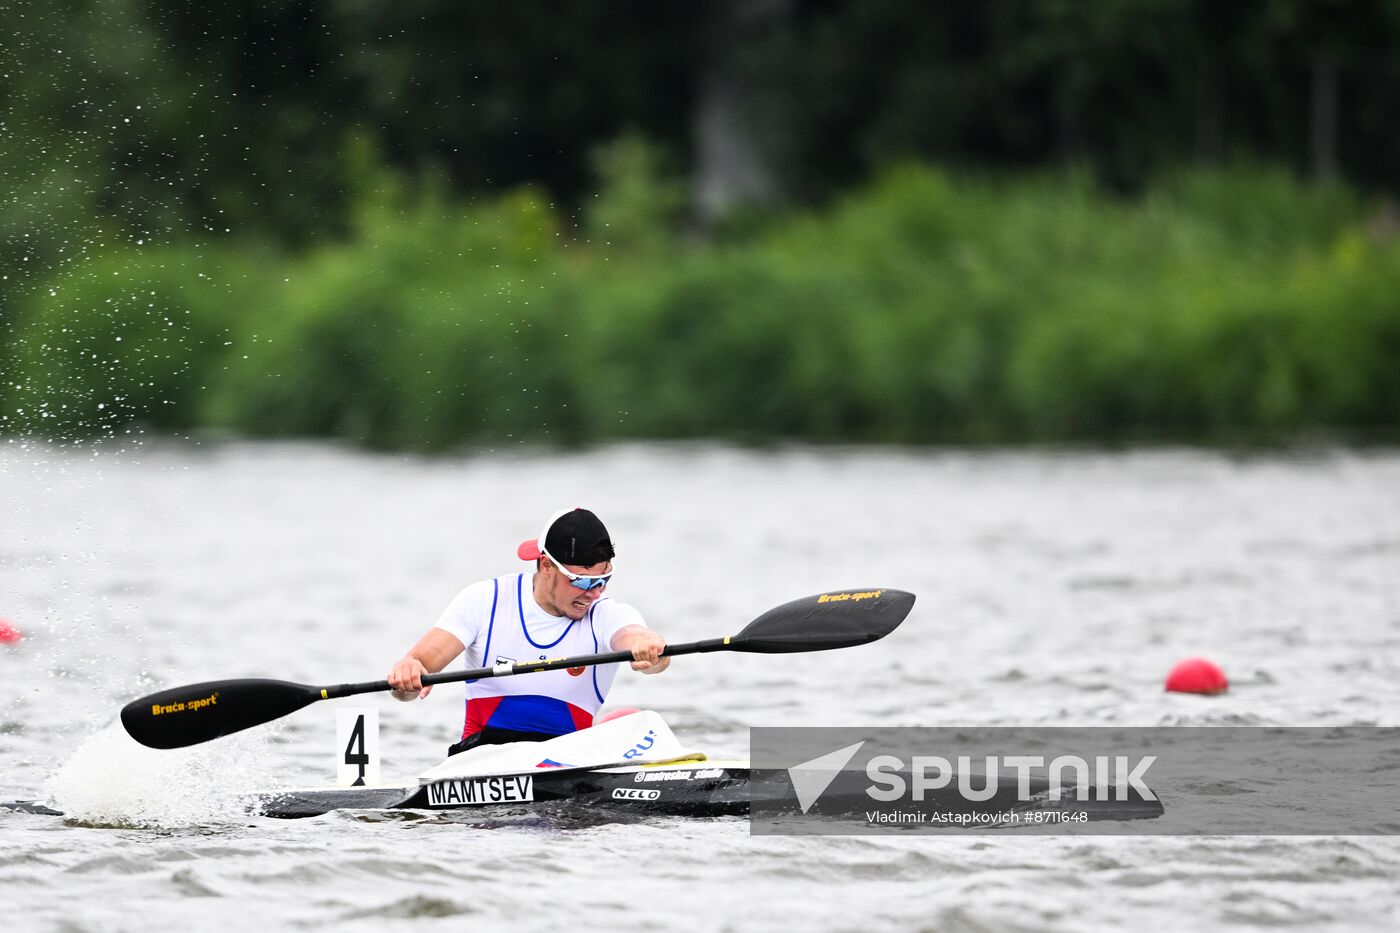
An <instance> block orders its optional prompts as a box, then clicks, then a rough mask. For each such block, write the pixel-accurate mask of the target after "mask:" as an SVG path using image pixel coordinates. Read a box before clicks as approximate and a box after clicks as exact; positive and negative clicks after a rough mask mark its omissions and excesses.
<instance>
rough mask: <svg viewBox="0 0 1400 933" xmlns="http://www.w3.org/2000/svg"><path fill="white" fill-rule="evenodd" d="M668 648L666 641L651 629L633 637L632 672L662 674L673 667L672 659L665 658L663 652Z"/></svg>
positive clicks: (643, 630) (641, 631) (642, 630)
mask: <svg viewBox="0 0 1400 933" xmlns="http://www.w3.org/2000/svg"><path fill="white" fill-rule="evenodd" d="M665 647H666V639H664V638H662V637H661V636H660V635H658V634H657V633H656V632H653V631H651V630H650V629H641V630H640V631H638V632H637V633H636V635H634V636H633V641H632V670H634V671H641V672H642V673H643V674H660V673H661V672H662V671H664V670H666V668H667V667H669V666H670V665H671V659H670V658H663V657H662V656H661V652H662V651H663V650H664V649H665Z"/></svg>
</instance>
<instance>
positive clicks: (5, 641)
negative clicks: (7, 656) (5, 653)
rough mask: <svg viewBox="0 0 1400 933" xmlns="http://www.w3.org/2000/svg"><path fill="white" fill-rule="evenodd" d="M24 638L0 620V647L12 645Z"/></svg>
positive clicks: (12, 627)
mask: <svg viewBox="0 0 1400 933" xmlns="http://www.w3.org/2000/svg"><path fill="white" fill-rule="evenodd" d="M23 637H24V634H23V633H22V632H21V631H20V630H19V629H17V628H15V627H14V626H13V625H11V624H10V623H9V622H6V621H5V620H4V619H0V645H13V644H14V643H15V642H17V641H19V640H20V639H21V638H23Z"/></svg>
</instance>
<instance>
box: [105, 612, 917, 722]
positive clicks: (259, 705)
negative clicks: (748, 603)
mask: <svg viewBox="0 0 1400 933" xmlns="http://www.w3.org/2000/svg"><path fill="white" fill-rule="evenodd" d="M913 606H914V594H913V593H906V592H904V591H903V590H888V589H886V590H874V589H872V590H842V591H839V592H835V593H823V594H821V595H820V596H807V597H804V598H802V599H794V600H793V601H792V602H790V603H784V604H783V605H781V606H778V607H776V608H773V609H769V610H768V611H767V612H765V613H764V614H763V615H761V616H759V617H758V618H756V619H754V620H753V621H752V622H750V623H749V624H748V625H747V626H745V627H744V630H743V631H741V632H740V633H739V634H737V635H731V636H729V637H727V638H710V639H706V640H705V641H695V642H688V643H684V644H677V645H667V646H666V650H665V651H664V652H662V653H663V654H664V655H665V656H666V657H675V656H677V655H682V654H702V653H705V652H709V651H746V652H755V653H760V654H785V653H789V652H798V651H826V650H829V649H832V648H847V647H850V646H851V645H862V644H865V643H866V642H871V641H876V640H877V639H880V638H884V637H885V636H886V635H888V634H889V633H890V632H893V631H894V630H895V629H896V628H897V627H898V626H899V623H901V622H903V621H904V618H905V616H907V615H909V610H910V609H912V608H913ZM630 660H632V652H630V651H609V652H605V653H602V654H586V655H581V656H579V657H575V658H554V659H552V660H548V661H522V662H519V663H504V664H497V665H495V666H494V667H480V668H476V669H474V670H466V671H452V672H451V673H445V674H427V675H425V676H424V677H423V683H424V684H446V683H452V682H454V681H459V680H480V679H482V678H486V677H509V676H512V675H514V674H533V673H536V672H537V671H553V670H558V669H559V668H569V667H574V668H577V667H591V666H593V665H595V664H614V663H617V662H621V661H630ZM390 689H392V688H391V687H390V686H389V683H388V681H384V680H376V681H370V682H368V683H362V684H339V685H337V686H334V687H313V686H310V685H309V684H296V683H290V682H288V681H285V680H210V681H206V682H204V683H199V684H190V685H189V686H185V687H173V688H171V689H169V690H162V691H160V692H159V693H153V694H151V695H150V696H146V697H142V698H141V699H139V700H133V701H131V702H130V703H128V704H127V705H126V707H125V708H123V709H122V725H123V726H125V727H126V731H127V732H128V733H130V734H131V737H132V738H133V739H135V740H136V741H138V742H140V743H141V744H142V745H147V746H149V747H151V748H184V747H185V746H187V745H198V744H199V743H200V742H208V741H209V740H210V739H216V738H218V737H219V736H221V735H228V734H229V733H231V732H239V731H241V730H243V729H248V728H251V727H252V726H257V725H261V724H262V723H265V722H271V721H272V720H274V719H281V718H282V717H283V716H287V715H290V714H291V713H295V712H296V711H297V710H299V709H301V708H302V707H303V706H308V705H310V704H312V703H315V702H316V701H317V700H333V699H335V698H336V697H348V696H355V695H356V694H360V693H375V692H378V691H382V690H390Z"/></svg>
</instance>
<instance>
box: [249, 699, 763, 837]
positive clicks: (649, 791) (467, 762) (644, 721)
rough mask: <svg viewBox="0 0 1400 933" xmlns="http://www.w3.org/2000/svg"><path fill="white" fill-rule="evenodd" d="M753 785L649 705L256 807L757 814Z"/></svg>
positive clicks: (278, 813) (744, 766) (272, 798)
mask: <svg viewBox="0 0 1400 933" xmlns="http://www.w3.org/2000/svg"><path fill="white" fill-rule="evenodd" d="M751 785H752V780H751V772H750V768H749V763H748V762H747V761H715V760H712V759H710V757H709V756H708V755H706V754H704V753H703V752H699V751H695V750H694V749H690V748H687V747H686V746H684V745H682V744H681V742H680V741H679V740H678V739H677V738H676V736H675V734H674V733H673V732H672V731H671V729H670V727H669V726H668V725H667V724H666V721H665V719H663V718H662V717H661V715H660V714H659V713H656V712H654V711H651V710H644V711H639V712H636V713H633V714H631V715H629V716H623V717H621V718H618V719H613V720H609V721H608V722H605V723H601V724H599V725H596V726H593V727H592V728H589V729H582V730H580V731H578V732H572V733H569V734H568V735H561V736H558V737H556V738H553V739H548V740H546V741H543V742H514V743H510V744H506V745H484V746H478V747H476V748H472V749H468V750H467V751H465V752H462V753H460V754H457V755H453V756H452V757H451V758H448V759H447V760H446V761H444V762H442V763H441V764H439V765H437V766H436V767H433V768H430V769H428V770H427V771H425V772H423V773H422V774H420V775H419V776H418V779H417V780H416V781H414V782H412V783H408V782H404V783H401V784H392V785H387V786H378V787H322V788H302V789H292V790H284V791H276V792H273V793H268V794H260V795H258V796H257V798H256V800H255V807H254V808H255V809H256V810H257V811H258V812H260V813H261V814H262V815H264V816H271V817H282V818H297V817H306V816H318V815H320V814H322V813H327V812H330V811H332V810H345V809H354V810H465V809H476V808H480V807H492V806H496V807H501V806H504V807H539V806H541V805H543V806H545V807H548V806H551V805H562V804H567V805H571V806H590V807H597V806H613V807H617V808H620V809H626V810H636V811H641V812H646V813H655V814H669V815H676V816H727V815H735V814H744V813H747V812H748V810H749V805H750V801H751V795H750V791H751Z"/></svg>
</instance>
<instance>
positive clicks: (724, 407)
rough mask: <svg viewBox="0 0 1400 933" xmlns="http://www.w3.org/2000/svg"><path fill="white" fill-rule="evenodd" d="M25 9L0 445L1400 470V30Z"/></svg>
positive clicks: (1190, 23)
mask: <svg viewBox="0 0 1400 933" xmlns="http://www.w3.org/2000/svg"><path fill="white" fill-rule="evenodd" d="M6 7H7V9H6V21H7V23H8V24H9V34H8V35H7V36H6V37H5V38H4V39H3V40H0V55H3V58H0V75H3V91H0V93H2V94H3V100H4V114H5V116H4V132H3V134H0V232H3V236H2V237H0V244H2V245H0V275H3V276H4V278H3V291H2V292H0V367H3V369H0V430H5V431H7V432H9V433H11V434H13V435H18V436H28V435H32V434H34V433H41V434H44V435H47V436H50V437H55V438H58V439H60V440H62V439H76V438H80V437H86V436H90V435H93V434H110V433H117V432H123V431H130V430H133V429H135V430H144V429H145V428H146V427H154V428H157V429H159V430H163V431H189V430H210V429H220V430H232V431H236V432H239V433H243V434H254V435H316V436H336V437H343V438H347V439H352V440H355V441H358V442H362V443H368V444H373V445H377V446H391V447H416V448H450V447H454V446H457V445H460V444H462V443H499V442H501V441H503V440H507V439H531V440H546V441H554V442H559V443H570V444H572V443H587V442H592V441H596V440H602V439H608V438H623V437H690V436H717V435H718V436H729V437H738V438H745V439H751V440H763V439H767V438H772V437H804V438H814V439H830V440H857V441H893V442H945V441H952V442H968V441H974V442H982V441H988V442H991V441H996V442H1005V441H1025V440H1093V441H1101V440H1148V439H1162V438H1170V439H1191V440H1205V441H1222V442H1237V441H1240V440H1244V441H1254V440H1269V441H1273V440H1290V439H1296V438H1299V437H1302V436H1307V435H1309V434H1312V433H1316V432H1319V431H1323V432H1327V433H1332V434H1342V435H1344V436H1347V437H1390V436H1393V432H1394V430H1395V429H1396V427H1397V426H1400V301H1398V300H1397V298H1396V295H1397V294H1400V287H1397V286H1400V239H1397V232H1400V211H1397V209H1396V207H1395V206H1394V200H1393V199H1394V196H1395V193H1396V192H1397V190H1400V133H1397V131H1396V127H1397V126H1400V57H1397V52H1396V49H1397V48H1400V42H1397V39H1400V7H1397V6H1396V5H1395V4H1394V3H1389V2H1381V0H1371V2H1356V3H1343V2H1329V0H1248V2H1243V3H1238V4H1228V5H1223V6H1222V5H1219V4H1208V3H1204V2H1188V0H1112V2H1107V3H1097V4H1073V3H1065V2H1063V0H1015V2H1009V3H998V4H986V5H971V6H969V5H960V4H928V5H915V6H912V7H911V6H910V5H908V4H903V3H894V2H867V3H854V2H791V0H743V2H740V0H732V2H725V3H716V4H642V3H635V2H624V3H610V4H568V5H563V6H559V5H556V4H546V3H542V2H538V0H528V2H520V3H512V4H494V3H449V2H445V0H405V2H400V3H395V4H369V3H363V2H360V0H319V2H308V0H277V2H261V3H257V4H253V3H246V2H235V3H230V4H225V5H221V6H218V7H207V6H206V5H199V4H190V3H187V2H175V0H147V2H137V0H64V2H61V3H58V4H45V5H44V6H43V7H40V6H39V5H38V4H29V3H16V4H6ZM716 192H718V194H717V193H716Z"/></svg>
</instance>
